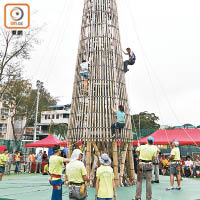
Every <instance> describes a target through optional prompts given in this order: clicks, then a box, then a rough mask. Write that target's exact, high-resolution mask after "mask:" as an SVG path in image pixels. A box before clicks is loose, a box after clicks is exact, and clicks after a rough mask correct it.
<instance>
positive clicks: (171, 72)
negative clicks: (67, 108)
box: [0, 0, 200, 125]
mask: <svg viewBox="0 0 200 200" xmlns="http://www.w3.org/2000/svg"><path fill="white" fill-rule="evenodd" d="M7 2H9V3H12V2H17V3H19V2H20V3H21V2H25V1H22V0H18V1H11V0H10V1H7V0H1V3H0V8H1V12H0V19H1V26H3V24H2V22H3V20H2V19H3V17H2V11H3V10H2V9H3V5H4V4H5V3H7ZM26 2H27V1H26ZM28 3H29V4H30V6H31V26H32V27H35V26H42V25H43V24H45V26H44V28H43V30H42V31H41V33H40V34H39V35H38V37H39V39H41V41H42V42H41V45H39V46H36V47H35V50H34V51H33V52H32V58H31V60H29V61H28V62H26V69H25V71H26V76H27V77H28V78H30V79H31V80H32V82H33V83H35V82H36V80H37V79H39V80H41V81H43V82H44V83H45V87H46V88H47V89H48V90H49V91H50V93H51V94H52V95H53V96H56V97H59V98H60V102H59V103H60V104H66V103H71V98H72V89H73V81H74V72H75V63H76V57H77V49H78V44H79V35H80V27H81V18H82V10H83V0H58V1H53V0H52V1H50V0H48V1H47V0H32V1H28ZM117 4H118V15H119V24H120V32H121V42H122V46H123V47H124V48H126V47H131V48H132V49H133V50H134V52H135V54H136V57H137V60H136V64H135V65H134V66H130V71H129V72H128V73H127V74H126V83H127V91H128V96H129V102H130V107H131V112H132V114H133V113H138V112H141V111H149V112H155V113H156V114H157V115H158V116H159V117H160V123H161V124H168V125H181V124H184V123H188V122H190V123H192V124H194V125H199V124H200V119H199V116H200V108H199V103H200V83H199V75H200V26H199V21H200V12H199V8H200V1H199V0H190V1H188V0H168V1H164V0H151V1H149V0H117ZM125 58H126V57H124V59H125Z"/></svg>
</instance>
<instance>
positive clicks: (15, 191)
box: [0, 174, 200, 200]
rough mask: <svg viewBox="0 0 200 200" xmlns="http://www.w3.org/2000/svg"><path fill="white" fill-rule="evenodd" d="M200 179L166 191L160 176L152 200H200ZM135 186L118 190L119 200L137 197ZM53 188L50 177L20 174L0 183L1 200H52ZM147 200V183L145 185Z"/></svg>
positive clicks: (91, 196)
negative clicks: (177, 189)
mask: <svg viewBox="0 0 200 200" xmlns="http://www.w3.org/2000/svg"><path fill="white" fill-rule="evenodd" d="M199 180H200V179H186V178H184V179H183V181H182V188H183V189H182V190H181V191H166V190H165V189H166V188H167V187H168V184H169V177H166V176H165V177H164V176H160V184H153V186H152V189H153V198H152V200H200V181H199ZM135 189H136V187H135V186H132V187H123V188H118V189H117V196H118V198H117V199H118V200H131V199H132V198H133V196H134V195H135ZM51 190H52V188H51V186H50V185H49V183H48V176H43V175H40V174H36V175H35V174H20V175H11V176H4V177H3V181H2V182H0V200H50V199H51ZM94 194H95V192H94V188H89V189H88V200H94ZM65 199H66V200H67V199H68V188H67V186H63V200H65ZM143 199H145V183H144V184H143Z"/></svg>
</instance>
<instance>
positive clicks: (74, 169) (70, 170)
mask: <svg viewBox="0 0 200 200" xmlns="http://www.w3.org/2000/svg"><path fill="white" fill-rule="evenodd" d="M66 174H67V177H68V181H69V182H74V183H83V182H84V180H83V176H85V175H87V171H86V168H85V166H84V164H83V163H82V162H81V161H79V160H75V161H71V162H70V163H69V164H67V166H66Z"/></svg>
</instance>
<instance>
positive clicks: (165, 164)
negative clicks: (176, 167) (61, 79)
mask: <svg viewBox="0 0 200 200" xmlns="http://www.w3.org/2000/svg"><path fill="white" fill-rule="evenodd" d="M161 163H162V173H163V176H164V175H165V174H166V172H167V170H168V168H169V160H168V158H167V156H164V157H163V159H162V161H161Z"/></svg>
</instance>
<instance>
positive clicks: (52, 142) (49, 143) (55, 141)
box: [25, 134, 68, 148]
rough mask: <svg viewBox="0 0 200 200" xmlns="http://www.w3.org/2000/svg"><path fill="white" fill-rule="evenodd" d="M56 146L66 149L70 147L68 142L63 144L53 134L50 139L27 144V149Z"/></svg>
mask: <svg viewBox="0 0 200 200" xmlns="http://www.w3.org/2000/svg"><path fill="white" fill-rule="evenodd" d="M55 145H59V146H62V147H66V146H67V145H68V143H67V142H63V141H60V140H58V139H57V138H55V137H54V136H53V135H52V134H50V135H49V136H48V137H46V138H44V139H42V140H39V141H37V142H34V143H29V144H26V145H25V147H48V148H49V147H54V146H55Z"/></svg>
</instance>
